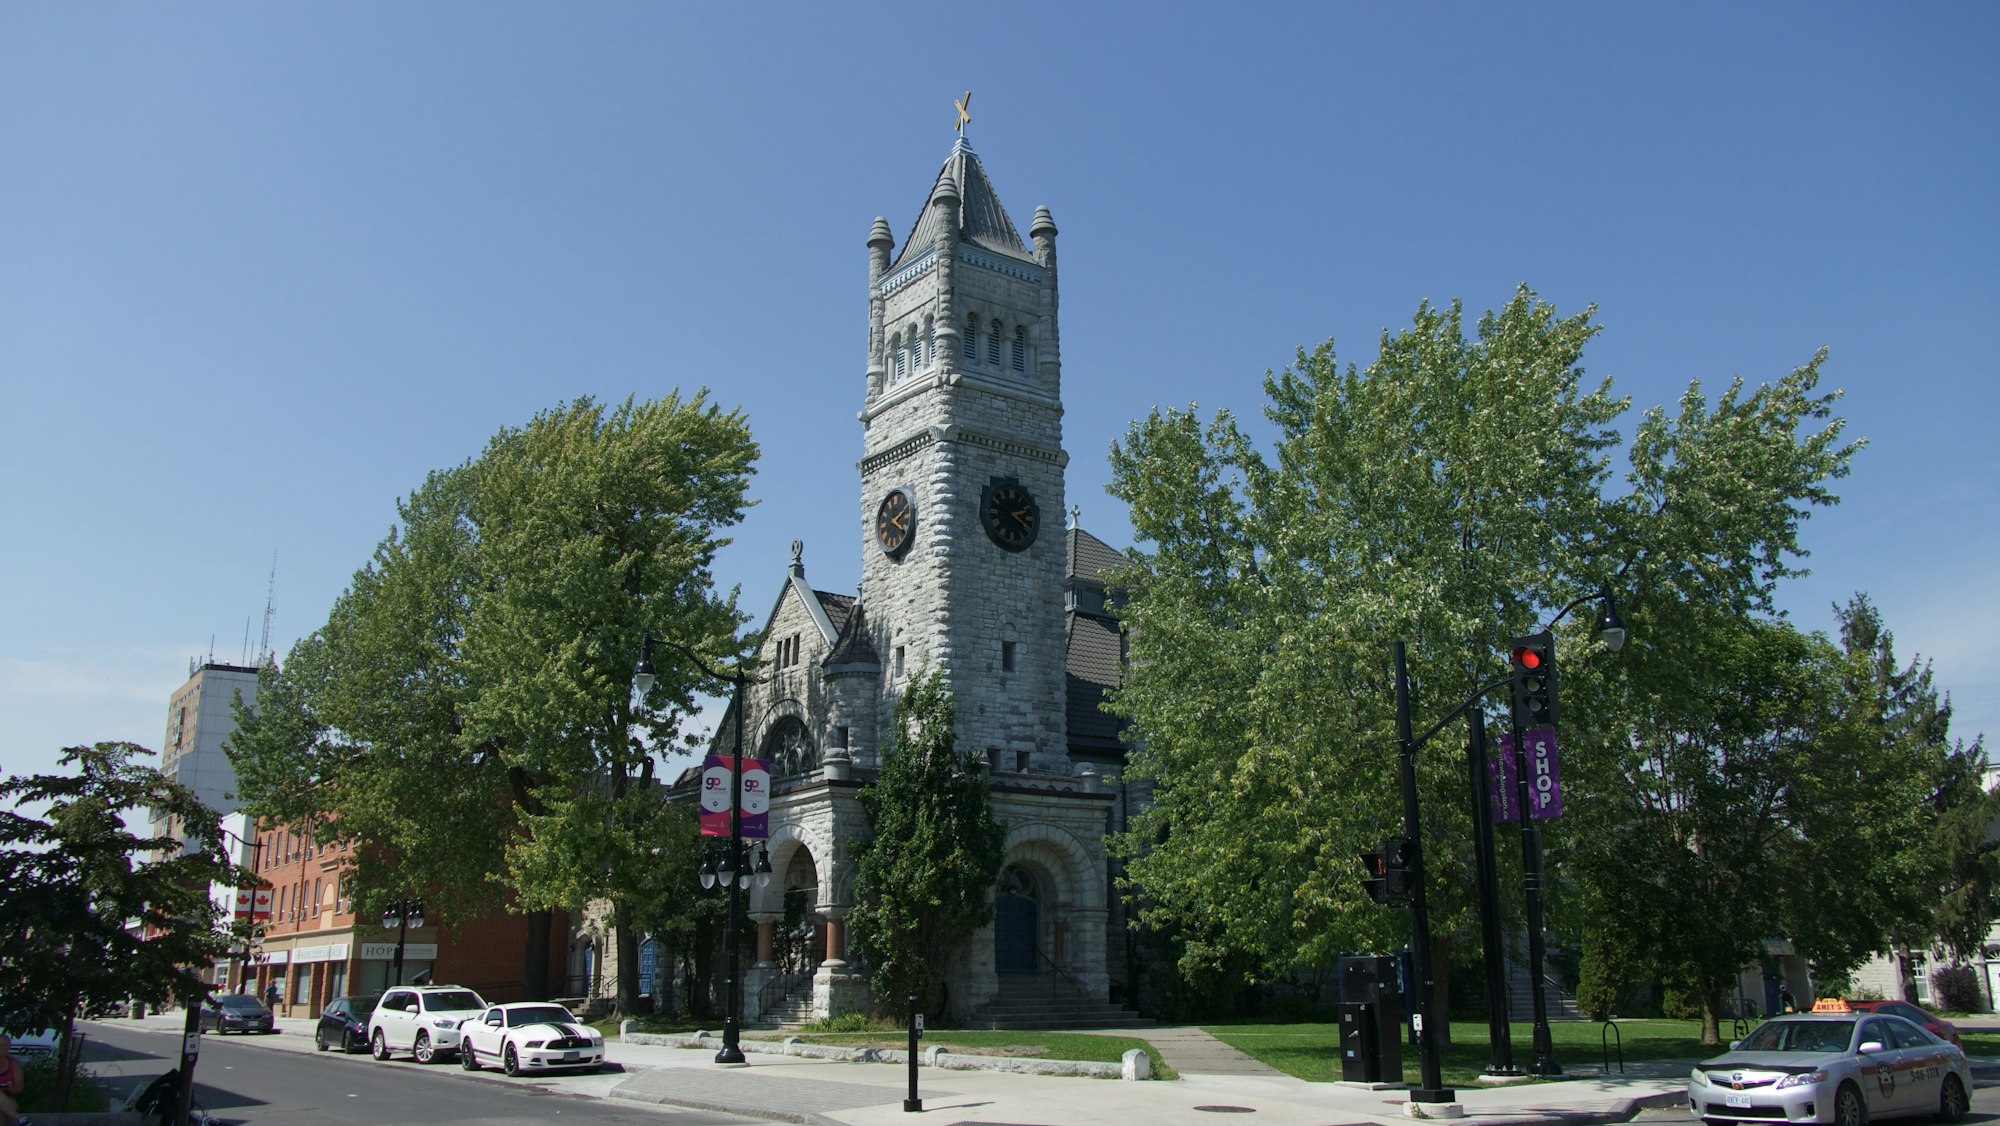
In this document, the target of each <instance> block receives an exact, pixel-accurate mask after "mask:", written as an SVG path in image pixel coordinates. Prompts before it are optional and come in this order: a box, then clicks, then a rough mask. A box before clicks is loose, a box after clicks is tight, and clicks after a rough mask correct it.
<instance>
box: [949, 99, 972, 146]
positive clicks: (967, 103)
mask: <svg viewBox="0 0 2000 1126" xmlns="http://www.w3.org/2000/svg"><path fill="white" fill-rule="evenodd" d="M951 104H952V105H955V106H957V107H958V135H959V136H961V137H963V136H965V126H966V123H967V122H969V121H971V120H972V91H970V90H967V91H966V92H965V97H963V98H960V99H958V100H957V101H955V102H953V103H951Z"/></svg>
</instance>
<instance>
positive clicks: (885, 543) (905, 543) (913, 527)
mask: <svg viewBox="0 0 2000 1126" xmlns="http://www.w3.org/2000/svg"><path fill="white" fill-rule="evenodd" d="M916 531H917V510H916V508H915V506H913V505H911V504H910V494H908V493H906V492H904V491H903V490H901V489H892V490H890V491H889V495H888V496H885V497H883V498H882V503H881V505H880V506H879V507H877V508H876V509H875V542H876V543H879V544H881V545H882V550H883V551H886V552H888V553H889V554H890V555H901V554H903V552H904V551H906V550H908V549H909V546H910V539H911V537H912V536H914V535H915V534H916Z"/></svg>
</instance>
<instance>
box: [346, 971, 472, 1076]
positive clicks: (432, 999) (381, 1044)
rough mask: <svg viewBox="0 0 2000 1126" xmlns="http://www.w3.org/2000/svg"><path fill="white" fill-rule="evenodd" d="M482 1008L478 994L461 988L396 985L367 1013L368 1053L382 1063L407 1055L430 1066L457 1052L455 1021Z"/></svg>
mask: <svg viewBox="0 0 2000 1126" xmlns="http://www.w3.org/2000/svg"><path fill="white" fill-rule="evenodd" d="M485 1009H486V1002H485V1001H484V1000H482V999H481V998H480V996H479V994H477V993H474V992H473V991H472V990H470V989H467V988H465V987H464V986H462V985H401V986H397V987H395V988H392V989H390V990H389V991H388V992H386V993H384V994H382V1000H380V1001H378V1002H376V1005H375V1011H374V1012H372V1013H369V1014H368V1051H369V1054H371V1055H373V1056H374V1057H375V1058H376V1059H378V1060H386V1059H388V1058H389V1057H390V1055H392V1054H394V1053H396V1052H408V1053H410V1055H411V1056H412V1057H413V1058H414V1059H415V1060H416V1061H417V1062H418V1063H433V1062H435V1061H436V1060H437V1058H438V1057H439V1056H440V1055H446V1054H449V1053H451V1052H455V1051H457V1050H458V1026H459V1022H461V1021H465V1020H469V1019H471V1018H473V1017H476V1016H478V1015H479V1014H480V1013H481V1012H484V1011H485Z"/></svg>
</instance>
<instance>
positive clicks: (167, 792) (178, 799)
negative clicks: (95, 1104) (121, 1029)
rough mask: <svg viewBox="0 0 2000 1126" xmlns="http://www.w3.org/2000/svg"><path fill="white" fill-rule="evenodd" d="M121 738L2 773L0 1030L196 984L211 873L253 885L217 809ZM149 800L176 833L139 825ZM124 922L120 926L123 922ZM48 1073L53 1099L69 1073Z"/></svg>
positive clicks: (215, 922)
mask: <svg viewBox="0 0 2000 1126" xmlns="http://www.w3.org/2000/svg"><path fill="white" fill-rule="evenodd" d="M152 753H153V752H151V751H149V750H146V749H145V748H143V747H139V746H136V745H134V744H131V743H98V744H96V745H95V746H90V747H70V748H68V749H66V750H64V751H63V752H62V756H61V758H60V759H58V760H57V762H58V765H59V766H61V767H63V768H64V770H65V773H60V774H37V775H33V776H30V777H23V778H7V779H4V780H0V803H5V804H6V805H7V806H9V807H11V808H7V809H0V997H4V998H5V999H6V1003H5V1009H4V1018H5V1022H6V1023H7V1024H8V1026H9V1027H8V1028H7V1029H6V1031H9V1032H15V1033H19V1032H24V1031H28V1030H30V1029H41V1028H51V1027H53V1028H57V1029H60V1030H61V1031H62V1032H63V1034H64V1040H65V1042H67V1041H68V1034H69V1033H70V1032H71V1031H72V1030H73V1028H74V1025H75V1019H76V1015H77V1014H78V1013H79V1012H86V1011H90V1010H92V1009H96V1008H98V1007H100V1006H104V1005H109V1004H111V1003H112V1002H114V1001H119V1000H123V999H125V998H127V997H130V998H133V999H136V1000H139V1001H144V1002H147V1003H149V1004H154V1005H158V1004H160V1003H162V1002H164V1001H166V1000H167V998H168V997H169V996H177V997H179V998H181V999H182V1001H183V1002H185V1003H187V1004H194V1003H197V1002H196V999H197V998H199V997H201V996H203V995H204V988H205V987H204V986H203V983H202V979H201V970H202V968H203V967H205V966H207V965H208V964H209V962H211V961H212V960H213V959H215V958H216V957H218V956H220V955H222V954H224V953H225V952H226V951H227V950H228V948H229V943H230V936H229V934H228V932H227V931H226V930H224V929H223V927H222V922H223V920H222V919H221V916H220V912H219V910H218V908H217V907H216V905H215V903H214V902H213V901H212V900H211V899H210V897H209V885H210V883H211V882H221V883H224V884H225V885H226V886H231V887H247V886H250V885H249V883H248V882H247V881H251V880H254V879H255V877H254V876H253V875H252V874H251V873H249V872H248V871H246V870H243V869H241V868H238V867H236V866H235V865H233V864H231V863H230V861H229V857H228V853H227V852H226V850H225V848H224V843H223V840H222V834H221V831H220V830H221V821H220V818H219V817H218V815H217V814H216V813H215V811H214V810H211V809H209V808H208V807H207V806H204V805H203V804H201V801H200V800H199V799H197V798H196V797H195V795H194V792H193V791H192V790H189V789H188V788H187V787H185V786H183V785H181V784H180V783H178V782H176V781H174V780H173V779H171V778H168V777H166V776H165V775H163V774H161V773H160V772H159V771H158V770H155V769H154V768H152V767H150V766H147V765H146V764H144V763H143V762H141V761H139V759H140V757H141V756H150V755H151V754H152ZM145 810H151V811H153V813H154V815H155V816H158V817H163V818H166V819H167V820H168V821H169V823H170V824H172V825H175V826H178V827H179V831H180V836H179V837H137V836H134V835H133V834H132V832H131V831H130V830H129V829H127V828H126V826H125V815H126V814H136V813H139V812H141V811H145ZM128 924H129V925H128ZM64 1063H65V1067H64V1068H63V1071H62V1073H61V1075H60V1076H59V1079H58V1090H57V1091H56V1100H57V1101H56V1105H58V1106H61V1105H64V1104H63V1099H64V1098H65V1095H66V1092H67V1089H68V1086H69V1083H70V1081H71V1078H72V1076H73V1075H74V1072H73V1070H72V1068H73V1066H74V1063H75V1060H74V1058H73V1057H68V1058H66V1059H65V1061H64Z"/></svg>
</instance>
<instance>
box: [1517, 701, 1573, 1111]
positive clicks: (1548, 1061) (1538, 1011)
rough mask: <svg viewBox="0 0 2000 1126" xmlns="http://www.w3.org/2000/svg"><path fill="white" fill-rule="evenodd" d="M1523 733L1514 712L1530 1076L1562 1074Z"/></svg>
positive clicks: (1539, 842)
mask: <svg viewBox="0 0 2000 1126" xmlns="http://www.w3.org/2000/svg"><path fill="white" fill-rule="evenodd" d="M1525 735H1526V733H1525V732H1523V731H1522V730H1521V715H1520V709H1519V708H1516V709H1515V711H1514V785H1515V799H1516V800H1515V808H1516V809H1518V810H1520V811H1521V872H1522V879H1521V883H1522V886H1523V889H1524V891H1525V896H1526V899H1527V907H1528V994H1529V996H1531V997H1532V998H1534V1002H1535V1058H1534V1059H1533V1061H1531V1062H1530V1063H1529V1064H1528V1074H1530V1075H1538V1076H1544V1077H1546V1076H1551V1075H1561V1074H1562V1073H1563V1069H1562V1065H1561V1064H1559V1063H1557V1062H1556V1048H1555V1040H1554V1038H1553V1037H1552V1036H1551V1035H1550V1033H1549V1001H1548V996H1547V992H1546V989H1545V987H1544V983H1543V977H1542V958H1543V957H1544V954H1545V951H1544V949H1543V946H1544V943H1543V940H1542V827H1541V825H1540V823H1539V822H1538V821H1537V820H1536V818H1535V815H1534V811H1533V808H1532V807H1531V806H1530V805H1529V804H1528V803H1529V802H1531V801H1533V800H1534V791H1533V789H1532V788H1531V785H1530V782H1529V779H1528V741H1527V739H1526V738H1525Z"/></svg>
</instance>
